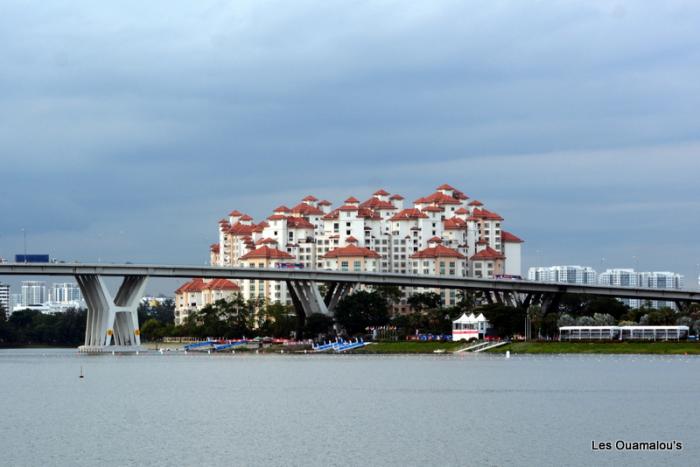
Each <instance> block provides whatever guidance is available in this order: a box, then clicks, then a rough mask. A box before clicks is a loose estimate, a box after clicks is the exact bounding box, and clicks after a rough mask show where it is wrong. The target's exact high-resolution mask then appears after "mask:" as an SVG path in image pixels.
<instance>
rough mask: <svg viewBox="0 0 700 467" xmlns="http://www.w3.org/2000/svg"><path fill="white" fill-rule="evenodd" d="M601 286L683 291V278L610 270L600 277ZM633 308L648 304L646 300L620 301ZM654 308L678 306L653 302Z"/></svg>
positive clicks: (658, 273)
mask: <svg viewBox="0 0 700 467" xmlns="http://www.w3.org/2000/svg"><path fill="white" fill-rule="evenodd" d="M598 283H599V284H600V285H612V286H618V287H643V288H649V289H682V288H683V276H682V275H681V274H677V273H674V272H668V271H661V272H659V271H655V272H636V271H635V270H634V269H608V270H607V271H605V272H603V273H601V274H600V275H599V276H598ZM620 300H621V301H622V302H623V303H625V304H626V305H628V306H630V307H631V308H639V307H640V306H642V305H645V304H646V301H645V300H639V299H630V298H625V299H620ZM650 305H651V306H652V307H653V308H661V307H670V308H675V307H676V304H675V303H673V302H665V301H656V300H654V301H652V302H651V303H650Z"/></svg>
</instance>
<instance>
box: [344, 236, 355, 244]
mask: <svg viewBox="0 0 700 467" xmlns="http://www.w3.org/2000/svg"><path fill="white" fill-rule="evenodd" d="M345 241H346V242H348V243H357V239H356V238H355V237H353V236H352V235H350V236H349V237H348V238H346V239H345Z"/></svg>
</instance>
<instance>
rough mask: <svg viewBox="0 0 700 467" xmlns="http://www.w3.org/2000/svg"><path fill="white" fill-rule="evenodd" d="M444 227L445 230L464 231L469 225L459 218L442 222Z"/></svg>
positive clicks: (451, 218)
mask: <svg viewBox="0 0 700 467" xmlns="http://www.w3.org/2000/svg"><path fill="white" fill-rule="evenodd" d="M442 226H443V228H444V229H445V230H462V229H465V228H466V227H467V223H466V222H464V221H463V220H462V219H460V218H459V217H450V218H449V219H445V220H444V221H442Z"/></svg>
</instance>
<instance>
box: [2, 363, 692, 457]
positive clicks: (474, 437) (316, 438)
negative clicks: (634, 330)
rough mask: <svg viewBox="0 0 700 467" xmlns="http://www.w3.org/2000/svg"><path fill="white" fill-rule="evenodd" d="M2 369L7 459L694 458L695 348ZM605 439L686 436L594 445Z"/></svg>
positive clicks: (10, 366) (15, 365)
mask: <svg viewBox="0 0 700 467" xmlns="http://www.w3.org/2000/svg"><path fill="white" fill-rule="evenodd" d="M81 365H82V366H83V368H84V372H85V376H86V377H85V379H83V380H80V379H79V378H78V375H79V372H80V366H81ZM0 372H1V373H0V375H1V377H0V409H1V411H0V417H1V418H0V447H1V448H2V449H0V464H2V465H8V466H24V465H27V466H45V465H66V466H124V465H149V466H161V465H162V466H166V465H167V466H170V465H246V466H248V465H251V466H252V465H303V466H316V465H343V466H347V465H591V464H597V465H608V464H609V465H613V464H617V465H619V464H623V465H626V464H630V465H631V464H635V465H640V464H642V465H659V464H665V465H698V464H699V463H700V461H699V460H698V459H700V457H699V456H700V414H699V413H698V410H697V407H698V402H700V397H699V396H700V389H699V388H700V377H699V375H700V358H697V357H682V356H680V357H643V356H545V357H539V356H531V357H526V356H514V357H513V358H511V359H509V360H506V359H505V358H503V357H502V356H476V355H464V356H387V357H383V356H377V357H375V356H286V355H285V356H281V355H275V356H263V355H247V356H244V355H240V354H237V355H212V356H207V355H191V354H190V355H182V354H174V353H170V354H165V355H159V354H148V355H144V354H142V355H138V356H83V355H78V354H76V353H75V352H73V351H67V350H0ZM618 439H623V440H628V441H653V440H665V441H670V440H674V439H675V440H679V441H681V442H683V445H684V449H683V450H682V451H680V452H678V451H672V452H642V453H629V452H593V451H591V441H592V440H596V441H603V442H605V441H615V440H618Z"/></svg>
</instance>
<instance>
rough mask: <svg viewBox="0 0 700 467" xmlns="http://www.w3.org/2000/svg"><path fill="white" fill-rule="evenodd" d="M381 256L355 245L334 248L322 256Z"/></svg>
mask: <svg viewBox="0 0 700 467" xmlns="http://www.w3.org/2000/svg"><path fill="white" fill-rule="evenodd" d="M350 257H354V258H357V257H362V258H381V255H380V254H379V253H377V252H376V251H372V250H370V249H369V248H362V247H359V246H357V245H348V246H344V247H341V248H335V249H333V250H331V251H329V252H328V253H326V254H325V255H323V258H350Z"/></svg>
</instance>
